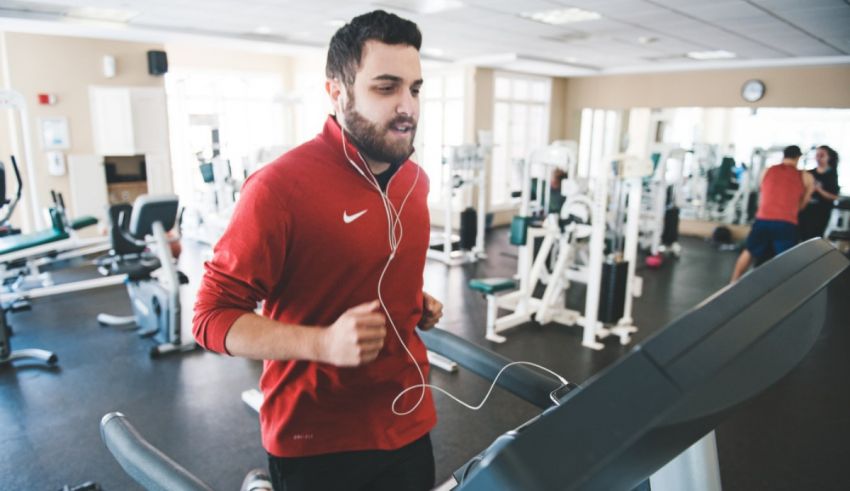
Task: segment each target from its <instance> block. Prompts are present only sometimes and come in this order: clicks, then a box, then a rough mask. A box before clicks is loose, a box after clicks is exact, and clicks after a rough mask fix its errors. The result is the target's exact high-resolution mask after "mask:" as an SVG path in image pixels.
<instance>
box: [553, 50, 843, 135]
mask: <svg viewBox="0 0 850 491" xmlns="http://www.w3.org/2000/svg"><path fill="white" fill-rule="evenodd" d="M749 79H760V80H762V81H763V82H764V84H765V87H766V91H765V96H764V98H763V99H762V100H761V101H759V102H757V103H755V104H750V103H747V102H745V101H744V100H743V99H742V98H741V86H742V85H743V84H744V82H745V81H747V80H749ZM566 83H567V88H566V91H567V94H566V105H565V106H562V107H563V108H564V113H563V117H564V124H565V126H566V132H567V134H568V135H570V137H571V138H577V135H578V132H579V123H580V116H581V109H582V108H585V107H593V108H601V109H628V108H632V107H742V106H752V107H829V108H850V65H836V66H798V67H782V68H747V69H734V70H705V71H688V72H665V73H646V74H635V75H607V76H598V77H580V78H570V79H567V81H566ZM553 107H554V106H553ZM554 114H556V112H553V115H554Z"/></svg>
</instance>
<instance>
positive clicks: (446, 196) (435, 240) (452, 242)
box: [427, 138, 492, 266]
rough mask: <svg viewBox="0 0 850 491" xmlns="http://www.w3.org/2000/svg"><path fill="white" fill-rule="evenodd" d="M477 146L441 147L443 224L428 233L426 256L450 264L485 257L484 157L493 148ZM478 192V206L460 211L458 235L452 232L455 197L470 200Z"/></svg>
mask: <svg viewBox="0 0 850 491" xmlns="http://www.w3.org/2000/svg"><path fill="white" fill-rule="evenodd" d="M483 140H484V139H483V138H482V143H479V144H478V145H471V144H467V145H454V146H447V147H445V149H444V152H445V154H444V157H443V172H442V178H443V200H442V205H443V227H442V231H440V232H434V233H432V234H431V241H430V247H429V248H428V254H427V257H429V258H431V259H436V260H438V261H440V262H443V263H445V264H448V265H449V266H456V265H459V264H465V263H472V262H476V261H478V260H479V259H482V258H485V257H487V255H486V254H485V252H484V231H485V221H486V209H487V201H486V193H485V189H486V187H487V169H486V160H487V157H488V156H489V154H490V149H491V148H492V144H491V143H486V142H484V141H483ZM475 194H477V198H478V199H477V202H478V204H477V208H473V207H471V206H469V207H467V208H465V209H463V210H462V211H461V213H460V224H459V225H460V229H459V232H460V233H459V235H455V234H454V232H453V227H452V225H453V220H454V214H455V210H454V204H455V198H456V197H457V196H460V197H461V198H462V200H461V201H462V202H463V203H472V201H473V195H475Z"/></svg>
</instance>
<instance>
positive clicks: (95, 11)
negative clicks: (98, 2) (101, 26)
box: [68, 7, 139, 22]
mask: <svg viewBox="0 0 850 491" xmlns="http://www.w3.org/2000/svg"><path fill="white" fill-rule="evenodd" d="M68 15H69V16H70V17H78V18H81V19H91V20H103V21H110V22H127V21H129V20H130V19H132V18H133V17H136V16H137V15H139V13H138V12H133V11H130V10H119V9H105V8H100V7H76V8H72V9H71V10H69V11H68Z"/></svg>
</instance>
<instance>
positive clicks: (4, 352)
mask: <svg viewBox="0 0 850 491" xmlns="http://www.w3.org/2000/svg"><path fill="white" fill-rule="evenodd" d="M12 166H13V167H14V169H15V176H16V177H17V180H18V191H17V193H15V197H14V198H12V199H6V167H5V166H4V165H3V163H2V162H0V207H4V208H5V210H4V211H3V214H2V216H0V224H3V225H2V227H0V230H6V231H9V230H10V229H11V230H14V229H12V228H11V226H9V225H8V222H9V217H11V216H12V212H13V211H14V210H15V206H16V205H17V204H18V202H19V201H20V200H21V189H22V188H23V184H22V183H21V173H20V172H19V171H18V164H17V162H15V157H14V156H13V157H12ZM0 235H9V233H8V232H7V233H6V234H2V233H0ZM29 308H30V307H29V304H28V303H26V302H12V303H11V304H9V305H0V365H4V364H6V363H11V362H13V361H15V360H22V359H27V358H33V359H36V360H41V361H43V362H44V363H46V364H47V365H49V366H54V365H56V363H57V362H58V361H59V358H58V357H57V356H56V354H55V353H53V352H50V351H46V350H43V349H38V348H30V349H22V350H18V351H12V344H11V341H10V340H9V338H10V337H11V336H12V328H11V326H9V324H8V323H7V321H6V312H19V311H22V310H29Z"/></svg>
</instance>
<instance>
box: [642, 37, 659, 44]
mask: <svg viewBox="0 0 850 491" xmlns="http://www.w3.org/2000/svg"><path fill="white" fill-rule="evenodd" d="M638 42H639V43H640V44H652V43H656V42H658V38H657V37H655V36H641V37H639V38H638Z"/></svg>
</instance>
